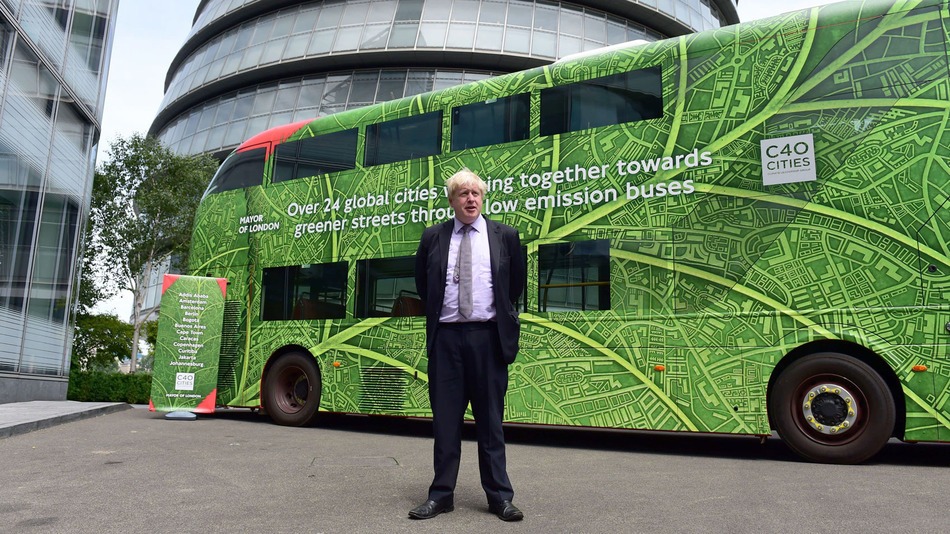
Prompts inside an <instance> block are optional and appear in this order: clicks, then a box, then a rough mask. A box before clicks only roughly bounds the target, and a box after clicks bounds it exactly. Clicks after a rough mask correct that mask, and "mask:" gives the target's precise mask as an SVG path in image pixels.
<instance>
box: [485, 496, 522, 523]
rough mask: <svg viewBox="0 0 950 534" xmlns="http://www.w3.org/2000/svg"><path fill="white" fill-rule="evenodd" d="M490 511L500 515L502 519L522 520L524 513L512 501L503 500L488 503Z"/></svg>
mask: <svg viewBox="0 0 950 534" xmlns="http://www.w3.org/2000/svg"><path fill="white" fill-rule="evenodd" d="M488 511H490V512H491V513H493V514H495V515H497V516H498V519H501V520H502V521H521V520H522V519H524V514H523V513H521V510H519V509H518V507H517V506H515V505H513V504H511V501H501V502H495V503H489V504H488Z"/></svg>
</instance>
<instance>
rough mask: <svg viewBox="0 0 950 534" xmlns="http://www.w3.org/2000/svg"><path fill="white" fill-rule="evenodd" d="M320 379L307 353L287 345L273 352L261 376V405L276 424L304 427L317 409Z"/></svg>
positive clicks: (321, 382) (309, 422) (314, 361)
mask: <svg viewBox="0 0 950 534" xmlns="http://www.w3.org/2000/svg"><path fill="white" fill-rule="evenodd" d="M322 389H323V380H322V376H321V374H320V367H319V365H317V360H316V359H315V358H314V357H313V355H312V354H310V352H309V351H308V350H306V349H305V348H303V347H299V346H288V347H284V348H282V349H281V350H279V351H277V352H275V353H274V355H273V356H271V358H270V360H268V362H267V365H266V366H265V367H264V373H263V375H262V377H261V404H262V406H263V407H264V410H265V412H267V415H268V416H270V418H271V419H272V420H273V421H274V422H275V423H277V424H279V425H284V426H306V425H309V424H311V423H312V422H313V419H314V418H315V417H316V415H317V412H318V411H319V409H320V396H321V394H322Z"/></svg>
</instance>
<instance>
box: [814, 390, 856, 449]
mask: <svg viewBox="0 0 950 534" xmlns="http://www.w3.org/2000/svg"><path fill="white" fill-rule="evenodd" d="M802 415H803V416H804V418H805V421H806V422H807V423H808V425H809V426H810V427H811V428H812V429H813V430H816V431H818V432H821V433H822V434H828V435H831V436H837V435H841V434H844V433H846V432H849V431H850V430H852V429H853V428H854V421H855V419H857V417H858V408H857V406H856V404H855V402H854V395H852V394H851V392H850V391H848V390H847V389H846V388H844V387H842V386H839V385H837V384H818V385H817V386H815V387H813V388H811V389H810V390H808V391H807V392H805V398H804V399H802Z"/></svg>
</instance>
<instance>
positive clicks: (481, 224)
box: [452, 214, 488, 234]
mask: <svg viewBox="0 0 950 534" xmlns="http://www.w3.org/2000/svg"><path fill="white" fill-rule="evenodd" d="M452 220H454V221H455V227H454V228H452V233H454V234H457V233H459V232H461V230H462V227H463V226H465V223H463V222H462V221H460V220H458V219H457V218H455V217H453V218H452ZM487 226H488V225H487V224H486V223H485V217H483V216H482V215H481V214H479V215H478V218H477V219H475V221H474V222H472V228H474V229H475V231H476V232H478V233H480V234H484V233H485V229H486V227H487Z"/></svg>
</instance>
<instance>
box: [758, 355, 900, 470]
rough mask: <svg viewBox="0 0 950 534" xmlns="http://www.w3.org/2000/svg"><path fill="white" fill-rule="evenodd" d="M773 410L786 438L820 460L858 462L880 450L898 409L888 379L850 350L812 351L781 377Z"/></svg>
mask: <svg viewBox="0 0 950 534" xmlns="http://www.w3.org/2000/svg"><path fill="white" fill-rule="evenodd" d="M768 408H769V413H770V414H771V416H772V422H773V424H774V425H775V427H776V430H777V431H778V434H779V436H781V438H782V440H783V441H784V442H785V443H786V444H787V445H788V446H789V447H790V448H791V449H792V450H793V451H795V452H796V453H798V454H799V455H800V456H802V457H804V458H806V459H808V460H811V461H815V462H821V463H837V464H856V463H860V462H863V461H865V460H867V459H869V458H871V457H872V456H874V455H875V454H877V453H878V452H879V451H880V450H881V449H882V448H883V447H884V444H885V443H887V440H888V439H890V437H891V435H892V434H893V431H894V424H895V421H896V418H897V409H896V407H895V405H894V399H893V397H892V396H891V393H890V390H889V389H888V387H887V384H886V383H885V382H884V379H883V378H881V376H880V375H879V374H877V372H876V371H874V369H872V368H871V367H870V366H868V365H867V364H865V363H864V362H862V361H860V360H857V359H855V358H852V357H849V356H847V355H844V354H839V353H833V352H825V353H818V354H811V355H809V356H805V357H804V358H801V359H800V360H797V361H795V362H793V363H792V364H791V365H789V366H788V368H786V369H785V370H784V371H782V374H781V375H779V376H778V378H777V379H776V382H775V384H774V386H773V388H772V392H771V394H770V395H769V400H768Z"/></svg>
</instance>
